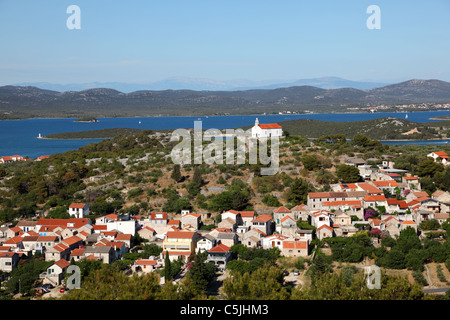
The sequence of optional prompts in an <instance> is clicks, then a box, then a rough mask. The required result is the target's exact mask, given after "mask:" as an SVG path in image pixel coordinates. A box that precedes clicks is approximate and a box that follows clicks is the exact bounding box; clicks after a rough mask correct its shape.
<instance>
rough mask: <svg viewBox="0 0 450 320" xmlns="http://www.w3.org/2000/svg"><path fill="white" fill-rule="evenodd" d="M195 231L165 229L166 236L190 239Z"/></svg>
mask: <svg viewBox="0 0 450 320" xmlns="http://www.w3.org/2000/svg"><path fill="white" fill-rule="evenodd" d="M194 234H195V232H192V231H167V233H166V237H167V238H170V239H173V238H178V239H192V238H193V237H194Z"/></svg>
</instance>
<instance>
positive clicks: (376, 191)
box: [358, 182, 383, 194]
mask: <svg viewBox="0 0 450 320" xmlns="http://www.w3.org/2000/svg"><path fill="white" fill-rule="evenodd" d="M358 186H359V187H360V188H361V189H363V190H364V191H367V192H368V193H369V194H383V191H381V190H380V189H378V188H377V187H375V186H373V185H371V184H370V183H367V182H362V183H358Z"/></svg>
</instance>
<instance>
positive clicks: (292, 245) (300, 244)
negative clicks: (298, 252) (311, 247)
mask: <svg viewBox="0 0 450 320" xmlns="http://www.w3.org/2000/svg"><path fill="white" fill-rule="evenodd" d="M283 248H284V249H307V248H308V242H307V241H304V240H302V241H288V240H285V241H283Z"/></svg>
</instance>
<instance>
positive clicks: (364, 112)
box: [0, 109, 450, 123]
mask: <svg viewBox="0 0 450 320" xmlns="http://www.w3.org/2000/svg"><path fill="white" fill-rule="evenodd" d="M449 111H450V110H432V109H431V110H417V111H408V112H406V111H382V112H367V111H361V112H344V111H342V112H335V111H334V112H333V111H331V112H308V113H282V114H279V113H266V114H263V113H260V114H259V113H245V114H205V115H162V114H156V115H140V116H103V117H101V116H99V117H96V118H97V121H77V119H79V118H74V117H67V118H66V117H54V118H53V117H26V118H19V119H0V121H20V120H72V119H73V120H74V122H77V123H98V122H99V120H100V119H136V118H172V117H173V118H195V117H198V118H204V117H241V116H305V115H320V114H379V113H399V114H405V113H423V112H449ZM443 117H445V116H443ZM428 120H433V121H447V120H450V118H449V119H445V118H439V117H432V118H429V119H428Z"/></svg>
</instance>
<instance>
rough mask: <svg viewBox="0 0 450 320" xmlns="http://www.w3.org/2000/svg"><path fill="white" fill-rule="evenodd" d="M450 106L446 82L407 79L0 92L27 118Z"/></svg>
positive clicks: (4, 104) (2, 107)
mask: <svg viewBox="0 0 450 320" xmlns="http://www.w3.org/2000/svg"><path fill="white" fill-rule="evenodd" d="M420 102H438V103H442V102H450V83H448V82H444V81H440V80H410V81H405V82H402V83H398V84H394V85H388V86H384V87H380V88H375V89H371V90H360V89H355V88H340V89H322V88H317V87H313V86H294V87H287V88H277V89H252V90H236V91H195V90H160V91H157V90H140V91H134V92H131V93H123V92H120V91H118V90H115V89H108V88H94V89H88V90H83V91H65V92H58V91H52V90H45V89H39V88H37V87H31V86H29V87H20V86H3V87H0V111H2V112H3V113H5V112H10V113H19V114H20V113H22V114H27V115H28V116H34V117H36V116H77V117H78V116H81V115H93V116H100V117H101V116H136V115H140V116H152V115H153V116H154V115H206V114H209V115H211V114H252V113H262V112H267V113H271V112H278V111H283V110H291V111H300V112H301V111H304V110H306V109H309V110H314V111H317V112H327V111H330V110H333V111H337V110H340V111H342V109H343V108H345V107H347V106H366V105H368V104H379V103H387V104H389V103H420Z"/></svg>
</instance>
